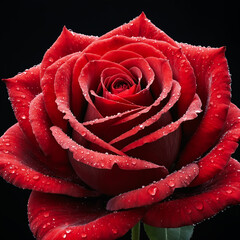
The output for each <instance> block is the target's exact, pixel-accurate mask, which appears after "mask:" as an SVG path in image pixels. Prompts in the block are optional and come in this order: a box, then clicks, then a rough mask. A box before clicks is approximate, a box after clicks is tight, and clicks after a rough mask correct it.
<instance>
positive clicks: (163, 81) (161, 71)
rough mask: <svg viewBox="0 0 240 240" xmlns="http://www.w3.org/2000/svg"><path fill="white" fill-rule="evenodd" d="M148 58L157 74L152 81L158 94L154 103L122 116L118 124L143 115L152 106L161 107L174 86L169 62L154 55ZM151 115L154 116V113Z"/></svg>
mask: <svg viewBox="0 0 240 240" xmlns="http://www.w3.org/2000/svg"><path fill="white" fill-rule="evenodd" d="M146 60H147V61H148V63H149V65H150V66H151V68H152V69H153V71H154V74H155V79H154V82H153V83H152V86H151V91H152V92H153V94H154V95H157V97H156V100H155V102H154V103H153V104H152V105H150V106H148V107H146V108H144V109H142V110H141V111H139V112H137V113H136V114H131V115H129V116H127V117H126V118H121V120H119V121H117V122H116V123H115V124H116V125H117V124H121V123H124V122H127V121H130V120H133V119H136V118H137V117H140V116H142V114H146V113H149V112H150V111H151V110H152V108H155V107H159V105H160V103H161V101H162V100H163V99H165V98H166V97H167V95H168V93H169V92H170V90H171V88H172V82H173V81H172V71H171V68H170V65H169V64H168V62H167V61H166V60H163V59H157V58H152V57H149V58H147V59H146ZM175 96H176V97H177V94H175ZM158 111H159V110H158ZM150 115H151V116H153V114H150Z"/></svg>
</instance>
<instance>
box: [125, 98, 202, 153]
mask: <svg viewBox="0 0 240 240" xmlns="http://www.w3.org/2000/svg"><path fill="white" fill-rule="evenodd" d="M199 112H201V101H200V99H199V97H198V96H197V95H195V98H194V100H193V102H192V103H191V104H190V106H189V108H188V109H187V111H186V113H185V114H184V115H183V116H182V117H181V118H179V119H178V120H177V121H176V122H173V123H170V124H168V125H167V126H165V127H162V128H161V129H159V130H157V131H155V132H153V133H150V134H149V135H147V136H144V137H142V138H140V139H138V140H136V141H134V142H132V143H130V144H128V145H127V146H125V147H124V148H123V149H122V150H121V151H122V152H127V151H130V150H132V149H135V148H137V147H140V146H142V145H144V144H146V143H151V142H154V141H157V140H158V139H160V138H161V137H163V136H166V135H168V134H170V133H172V132H174V131H176V130H177V129H178V128H179V126H180V125H181V124H182V123H183V122H185V121H188V120H192V119H194V118H196V117H197V113H199Z"/></svg>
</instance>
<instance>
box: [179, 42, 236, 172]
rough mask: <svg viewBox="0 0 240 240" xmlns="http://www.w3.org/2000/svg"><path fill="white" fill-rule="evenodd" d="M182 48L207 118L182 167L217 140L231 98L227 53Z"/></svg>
mask: <svg viewBox="0 0 240 240" xmlns="http://www.w3.org/2000/svg"><path fill="white" fill-rule="evenodd" d="M183 47H184V48H183V50H184V52H185V54H186V55H187V56H188V58H189V61H190V62H191V65H192V66H193V68H194V71H195V73H196V78H197V86H198V87H197V93H198V94H199V96H200V98H201V101H202V102H203V109H204V112H203V113H204V115H203V117H202V119H199V120H201V122H200V123H199V124H198V129H197V130H196V132H195V133H194V135H193V136H192V138H191V139H190V141H189V142H188V144H187V146H186V147H185V149H184V151H183V153H182V155H181V157H180V161H179V163H178V165H179V167H181V166H184V165H186V164H187V163H189V162H192V161H194V160H195V159H197V158H198V157H200V156H201V155H202V154H203V153H204V152H206V151H207V150H208V149H209V148H210V147H211V146H212V145H213V144H214V143H215V142H216V141H217V140H218V138H219V135H220V133H221V131H222V128H223V126H224V123H225V121H226V117H227V113H228V108H229V104H230V97H231V96H230V95H231V92H230V81H231V79H230V76H229V72H228V66H227V61H226V58H225V54H224V52H225V49H224V48H219V49H212V48H200V47H193V46H184V45H183Z"/></svg>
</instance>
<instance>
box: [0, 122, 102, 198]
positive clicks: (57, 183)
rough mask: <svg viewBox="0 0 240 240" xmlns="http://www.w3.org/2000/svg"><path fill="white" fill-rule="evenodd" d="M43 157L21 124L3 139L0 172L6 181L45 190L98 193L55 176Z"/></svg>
mask: <svg viewBox="0 0 240 240" xmlns="http://www.w3.org/2000/svg"><path fill="white" fill-rule="evenodd" d="M42 158H44V156H43V155H42V154H41V152H40V151H39V149H38V148H36V147H35V146H34V145H32V144H31V143H30V142H29V141H28V139H27V138H26V136H25V135H24V134H23V133H22V131H21V129H20V127H19V125H18V124H16V125H14V126H13V127H11V128H9V130H8V131H7V132H6V133H5V134H4V135H3V136H2V137H1V138H0V174H1V176H2V177H3V178H4V179H5V180H6V181H8V182H10V183H12V184H13V185H15V186H17V187H21V188H27V189H32V190H35V191H41V192H48V193H59V194H66V195H69V196H74V197H85V196H97V195H98V193H96V192H94V191H90V190H87V189H85V188H84V187H82V186H80V185H78V184H76V183H73V182H71V181H67V180H64V179H61V178H57V177H54V175H53V173H52V172H50V171H49V170H47V168H46V166H44V165H43V164H42V163H41V162H43V160H42Z"/></svg>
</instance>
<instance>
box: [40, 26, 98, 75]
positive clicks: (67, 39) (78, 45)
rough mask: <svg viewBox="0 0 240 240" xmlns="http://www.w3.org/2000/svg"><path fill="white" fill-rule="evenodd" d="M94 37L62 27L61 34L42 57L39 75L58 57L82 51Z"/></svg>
mask: <svg viewBox="0 0 240 240" xmlns="http://www.w3.org/2000/svg"><path fill="white" fill-rule="evenodd" d="M96 39H97V37H94V36H86V35H83V34H78V33H74V32H72V31H69V30H68V29H67V28H66V27H64V28H63V30H62V33H61V35H60V36H59V37H58V39H57V40H56V42H55V43H54V44H53V45H52V46H51V47H50V48H49V49H48V51H47V52H46V53H45V55H44V57H43V60H42V64H41V77H43V75H44V73H45V71H46V69H47V68H48V67H49V66H50V65H52V64H53V63H54V62H56V61H57V60H58V59H60V58H62V57H64V56H66V55H69V54H72V53H75V52H79V51H82V50H83V49H85V48H86V47H87V46H88V45H89V44H91V43H92V42H94V41H95V40H96Z"/></svg>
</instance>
